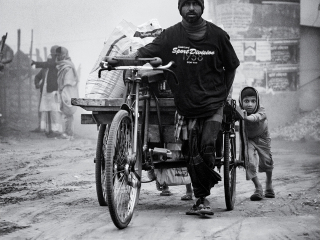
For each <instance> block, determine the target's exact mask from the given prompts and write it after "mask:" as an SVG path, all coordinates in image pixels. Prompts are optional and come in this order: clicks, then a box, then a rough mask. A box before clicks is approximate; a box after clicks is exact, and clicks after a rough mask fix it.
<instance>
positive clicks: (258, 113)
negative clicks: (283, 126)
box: [239, 87, 275, 201]
mask: <svg viewBox="0 0 320 240" xmlns="http://www.w3.org/2000/svg"><path fill="white" fill-rule="evenodd" d="M239 104H240V107H241V108H242V109H244V120H245V129H246V131H247V136H248V155H249V164H248V169H247V171H246V173H247V174H246V175H247V180H252V182H253V183H254V186H255V192H254V193H253V195H252V196H251V197H250V200H251V201H259V200H261V199H262V198H263V189H262V185H261V183H260V182H259V179H258V176H257V170H258V171H259V172H265V173H266V189H265V193H264V196H265V197H266V198H274V197H275V193H274V190H273V187H272V171H273V159H272V154H271V138H270V133H269V130H268V121H267V115H266V111H265V109H264V107H262V106H261V105H260V99H259V93H258V91H257V90H256V89H255V88H253V87H245V88H244V89H242V91H241V92H240V97H239Z"/></svg>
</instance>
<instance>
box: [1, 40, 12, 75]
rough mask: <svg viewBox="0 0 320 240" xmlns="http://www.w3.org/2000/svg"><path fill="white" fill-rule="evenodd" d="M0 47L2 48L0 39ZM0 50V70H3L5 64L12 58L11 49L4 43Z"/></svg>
mask: <svg viewBox="0 0 320 240" xmlns="http://www.w3.org/2000/svg"><path fill="white" fill-rule="evenodd" d="M0 47H1V48H2V39H1V40H0ZM1 50H2V51H1V52H0V72H2V71H3V69H4V66H5V64H8V63H11V62H12V60H13V50H12V49H11V48H10V47H9V46H8V45H7V44H4V45H3V48H2V49H1Z"/></svg>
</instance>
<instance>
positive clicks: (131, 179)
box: [106, 110, 142, 229]
mask: <svg viewBox="0 0 320 240" xmlns="http://www.w3.org/2000/svg"><path fill="white" fill-rule="evenodd" d="M133 135H134V134H133V121H132V118H131V117H130V115H129V113H128V112H127V111H125V110H120V111H119V112H118V113H117V114H116V115H115V117H114V118H113V121H112V123H111V126H110V131H109V136H108V140H107V148H106V150H107V151H106V183H107V185H106V188H107V200H108V201H107V202H108V206H109V211H110V215H111V218H112V221H113V223H114V224H115V226H116V227H117V228H119V229H122V228H125V227H127V225H128V224H129V223H130V221H131V218H132V215H133V211H134V208H135V206H136V204H137V201H138V200H139V193H140V179H141V171H142V157H141V145H140V143H141V141H139V140H138V139H139V137H140V136H139V134H138V139H137V140H138V142H137V144H138V145H137V153H136V156H135V157H134V156H133V141H134V139H133Z"/></svg>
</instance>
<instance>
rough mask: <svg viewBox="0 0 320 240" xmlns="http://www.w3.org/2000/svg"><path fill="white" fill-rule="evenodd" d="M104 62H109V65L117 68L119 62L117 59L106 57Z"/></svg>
mask: <svg viewBox="0 0 320 240" xmlns="http://www.w3.org/2000/svg"><path fill="white" fill-rule="evenodd" d="M104 60H105V61H106V62H108V64H110V65H111V66H116V65H117V64H118V62H119V61H118V60H117V59H114V58H113V57H110V56H106V57H105V58H104Z"/></svg>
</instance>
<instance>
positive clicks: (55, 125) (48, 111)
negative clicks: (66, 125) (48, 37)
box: [31, 45, 62, 138]
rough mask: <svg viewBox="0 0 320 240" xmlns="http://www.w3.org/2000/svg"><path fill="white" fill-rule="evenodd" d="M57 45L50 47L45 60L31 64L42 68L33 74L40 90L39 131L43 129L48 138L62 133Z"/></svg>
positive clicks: (57, 136)
mask: <svg viewBox="0 0 320 240" xmlns="http://www.w3.org/2000/svg"><path fill="white" fill-rule="evenodd" d="M58 47H59V46H57V45H55V46H52V47H51V49H50V53H51V57H50V58H48V61H47V62H32V64H31V65H35V67H36V68H42V69H41V71H40V72H39V73H38V74H37V75H36V76H35V85H36V88H39V89H40V91H41V98H40V106H39V111H40V114H41V120H40V130H39V131H44V132H45V133H46V136H47V137H48V138H59V137H61V135H62V124H61V113H60V97H59V92H58V69H57V68H56V65H57V64H56V49H57V48H58Z"/></svg>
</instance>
